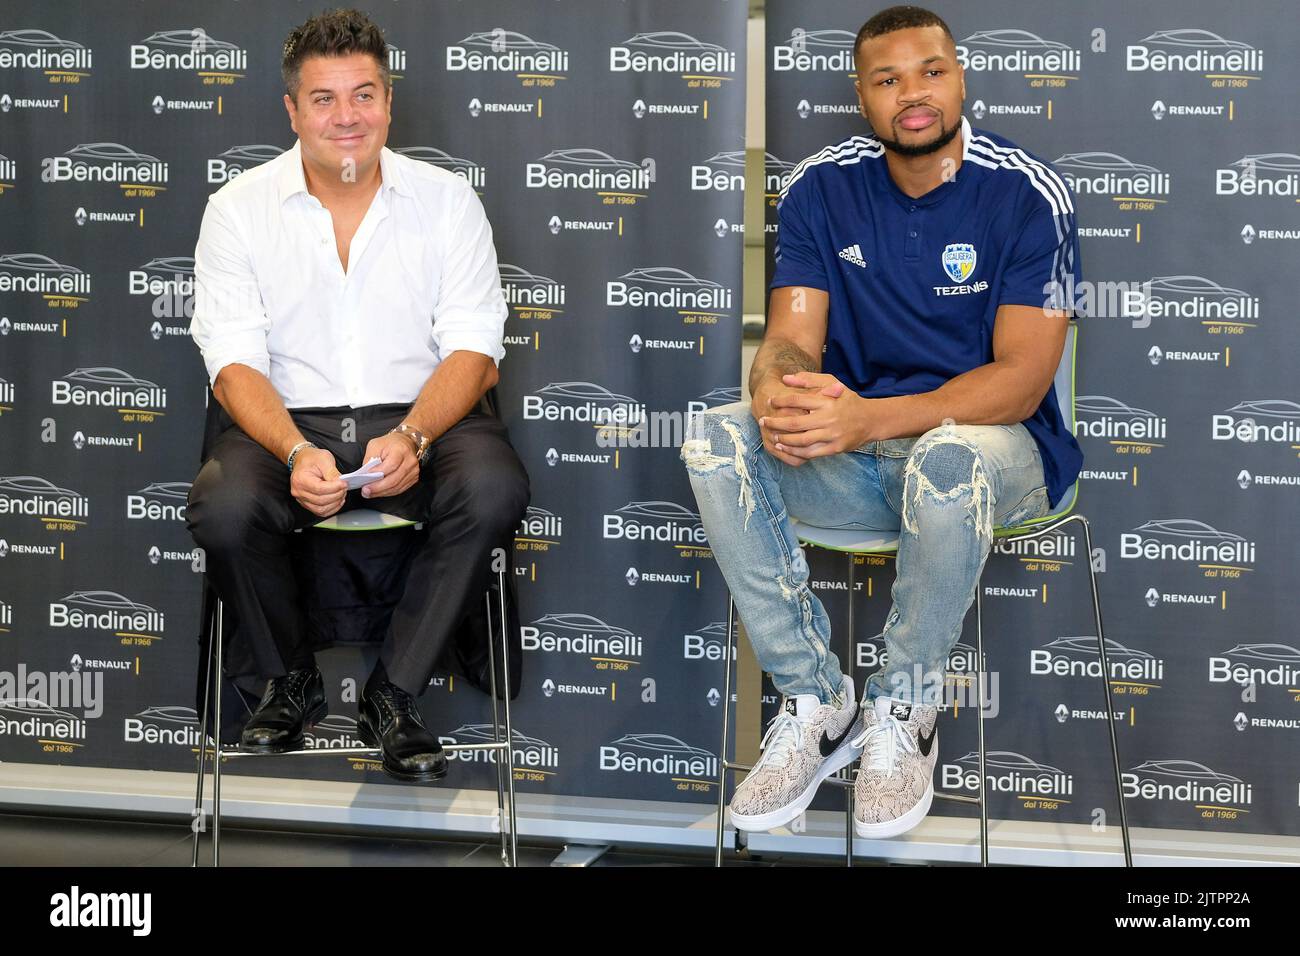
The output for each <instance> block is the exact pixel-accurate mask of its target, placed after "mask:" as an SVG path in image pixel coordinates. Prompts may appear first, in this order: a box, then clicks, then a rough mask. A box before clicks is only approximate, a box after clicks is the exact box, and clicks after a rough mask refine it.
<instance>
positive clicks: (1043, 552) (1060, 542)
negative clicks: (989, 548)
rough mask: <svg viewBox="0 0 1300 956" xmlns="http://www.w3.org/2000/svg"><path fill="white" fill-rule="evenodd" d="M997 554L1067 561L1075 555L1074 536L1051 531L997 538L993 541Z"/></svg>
mask: <svg viewBox="0 0 1300 956" xmlns="http://www.w3.org/2000/svg"><path fill="white" fill-rule="evenodd" d="M993 550H994V551H995V552H997V553H998V554H1005V555H1010V556H1011V557H1015V558H1023V559H1025V560H1027V561H1047V562H1054V561H1068V560H1070V559H1071V558H1073V557H1074V556H1075V553H1076V552H1075V544H1074V538H1073V537H1071V536H1070V535H1065V534H1060V533H1058V532H1053V533H1052V534H1045V535H1042V536H1040V537H1037V538H1014V537H1013V538H998V539H997V540H995V541H994V542H993Z"/></svg>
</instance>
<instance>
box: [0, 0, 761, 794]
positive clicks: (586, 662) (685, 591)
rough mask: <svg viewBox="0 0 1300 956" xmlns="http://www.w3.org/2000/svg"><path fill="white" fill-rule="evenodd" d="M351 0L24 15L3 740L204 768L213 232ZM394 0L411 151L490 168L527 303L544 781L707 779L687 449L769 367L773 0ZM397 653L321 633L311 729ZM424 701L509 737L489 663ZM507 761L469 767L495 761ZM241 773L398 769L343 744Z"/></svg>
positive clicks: (9, 108) (12, 79)
mask: <svg viewBox="0 0 1300 956" xmlns="http://www.w3.org/2000/svg"><path fill="white" fill-rule="evenodd" d="M321 7H322V5H321V4H316V3H297V2H291V0H268V2H263V3H258V4H249V3H237V2H232V0H224V2H215V3H214V2H211V0H205V2H196V0H195V2H144V3H137V2H131V3H127V2H121V3H90V2H79V3H72V2H68V3H55V4H51V3H42V2H33V0H18V2H14V3H8V4H6V5H5V8H4V11H3V13H0V94H2V95H0V154H3V155H2V156H0V316H2V318H0V681H3V683H2V684H0V701H3V703H2V704H0V760H3V761H6V762H37V763H61V764H70V765H82V766H100V767H124V768H148V769H159V770H176V771H180V770H188V769H191V768H192V767H193V766H194V752H195V748H196V746H197V743H198V732H197V721H196V716H195V713H194V710H193V683H194V672H195V666H196V656H197V654H196V643H195V635H196V632H197V630H198V620H199V579H200V576H199V573H198V572H201V571H202V568H203V556H202V555H201V554H197V553H196V552H195V551H194V546H193V542H192V541H191V539H190V537H189V535H188V533H187V531H186V529H185V525H184V506H185V500H186V493H187V491H188V488H189V483H190V481H191V480H192V479H193V477H194V474H195V473H196V471H197V468H198V461H197V458H198V449H199V439H200V436H201V432H202V423H203V416H204V401H205V390H206V387H207V382H206V379H205V375H204V371H203V366H202V364H201V362H200V360H199V355H198V350H197V348H196V346H195V345H194V343H193V341H192V340H191V339H190V336H189V317H190V314H191V312H192V308H193V258H192V257H193V253H194V244H195V240H196V238H197V235H198V228H199V223H200V220H201V217H202V214H203V209H204V204H205V202H206V200H207V197H208V195H209V194H210V193H212V192H213V191H215V190H216V189H218V188H220V187H221V186H222V185H223V184H225V183H226V182H228V181H229V180H230V179H232V178H233V177H235V176H238V175H240V174H242V173H243V172H245V171H247V170H248V169H250V168H252V167H254V166H256V165H257V164H259V163H262V162H265V161H266V160H268V159H270V158H271V157H273V156H275V155H277V154H279V153H280V152H281V151H282V150H284V149H285V148H287V147H289V146H291V145H292V144H293V134H292V132H291V131H290V128H289V125H288V119H287V116H286V113H285V110H284V106H283V105H282V103H281V98H282V95H283V89H282V87H281V81H280V74H279V65H280V53H281V48H282V44H283V42H284V38H285V36H286V35H287V34H288V32H289V30H290V29H291V28H292V27H293V26H295V25H297V24H298V23H301V22H302V21H303V20H305V19H306V18H307V17H308V16H310V15H312V14H313V13H316V12H318V11H319V10H320V9H321ZM368 10H369V13H370V14H371V16H372V17H373V19H374V20H375V21H376V22H377V23H378V24H379V25H380V26H381V27H382V28H383V29H384V30H385V32H386V35H387V37H388V39H389V41H390V43H391V44H392V47H393V49H392V52H391V56H390V66H391V69H392V73H393V77H394V80H393V87H394V92H393V125H392V129H391V131H390V135H389V145H390V147H392V148H394V149H396V150H397V151H399V152H401V153H403V154H405V155H408V156H411V157H413V158H415V159H417V160H420V161H422V162H427V163H431V164H434V165H436V166H440V167H442V168H444V169H448V170H450V171H452V172H454V173H456V174H457V175H460V176H463V177H464V178H466V179H467V180H468V181H469V182H470V183H471V184H472V185H473V186H474V188H475V189H476V191H477V192H478V193H479V195H480V196H481V198H482V201H483V204H484V206H485V207H486V210H487V214H488V217H489V219H490V221H491V223H492V227H493V230H494V235H495V241H496V248H497V251H498V254H499V257H500V262H501V274H502V281H503V287H504V289H505V294H506V299H507V301H508V303H509V305H510V318H509V320H508V322H507V326H506V334H507V340H506V342H507V356H506V358H505V360H504V361H503V362H502V366H501V372H502V382H501V385H500V386H499V392H500V395H501V400H502V409H503V417H504V418H505V420H506V423H507V425H508V427H509V429H510V433H511V436H512V438H513V441H514V443H515V446H516V447H517V448H518V450H519V452H520V455H521V456H522V458H523V461H524V463H525V465H526V466H527V468H528V471H529V473H530V475H531V478H532V489H533V498H532V507H531V508H530V509H529V512H528V518H527V520H526V521H525V523H524V525H523V526H522V527H521V528H520V530H519V537H518V540H517V543H516V555H515V557H516V565H517V574H518V584H519V594H520V601H521V608H522V621H523V624H524V634H523V639H524V646H525V648H526V650H525V658H524V667H525V672H524V685H523V692H522V695H521V698H520V700H519V702H518V704H517V709H516V711H515V728H516V739H515V741H514V748H515V759H516V762H517V763H518V764H519V766H520V768H521V769H520V770H519V772H518V774H517V778H518V784H519V787H520V788H521V789H522V791H523V792H525V793H526V792H529V791H536V792H540V793H552V794H583V795H591V796H600V797H637V798H643V799H656V800H668V801H706V800H708V799H709V797H710V792H711V788H712V784H711V782H710V781H711V779H712V775H713V774H714V773H715V771H716V762H715V761H716V755H715V750H716V748H717V745H716V741H715V739H714V730H713V728H714V727H715V726H716V725H717V722H718V720H719V718H720V711H719V710H718V709H717V703H718V694H717V691H713V692H712V694H711V693H710V691H711V689H712V688H713V687H714V686H715V685H716V684H718V679H717V678H718V675H717V674H716V673H715V671H716V665H715V666H714V667H706V666H705V661H704V657H705V656H706V654H707V653H708V648H709V647H710V646H713V647H715V648H716V647H718V646H720V645H719V644H718V642H717V639H716V636H715V635H716V632H717V630H718V628H719V624H718V621H719V620H720V619H721V618H722V617H723V616H724V614H725V612H724V610H723V609H724V608H725V606H726V598H725V591H724V590H723V587H722V580H721V577H720V575H719V574H718V572H717V570H716V566H715V565H714V563H713V560H712V555H711V553H710V551H709V550H708V546H707V541H706V539H705V537H704V533H703V530H702V528H701V526H700V522H699V518H698V515H697V514H696V510H695V504H694V500H693V498H692V495H691V492H690V487H689V484H688V482H687V480H686V475H685V471H684V468H683V466H682V465H681V463H680V461H679V460H678V448H677V447H675V446H678V445H680V442H681V431H682V429H683V428H684V425H685V420H686V416H687V415H689V414H691V413H693V412H698V411H699V410H700V409H703V408H706V407H709V406H711V405H716V404H721V403H725V402H728V401H734V400H736V399H737V397H738V395H739V392H738V388H737V383H738V380H739V375H740V371H739V364H740V357H739V339H740V324H741V315H740V309H741V295H740V269H741V251H742V242H743V236H742V232H743V229H742V220H743V212H742V199H743V170H744V152H743V151H744V96H745V90H744V82H745V81H744V75H745V74H744V70H745V51H744V42H745V17H746V9H745V5H744V4H743V3H740V2H736V0H707V2H699V0H690V2H688V0H668V2H655V3H645V4H641V3H627V4H611V3H607V2H604V0H562V2H551V3H545V4H541V3H518V2H514V3H512V2H503V0H484V2H475V3H457V2H410V0H407V2H402V3H397V2H389V0H374V2H372V3H370V4H369V5H368ZM373 658H374V651H373V649H372V650H367V651H365V652H364V653H363V652H362V651H359V650H338V651H333V652H328V653H325V654H323V655H322V656H321V658H320V661H321V664H322V667H323V669H324V670H325V673H326V681H327V688H328V693H329V697H330V716H329V717H328V718H327V719H326V720H325V721H324V722H323V723H322V724H321V725H319V726H318V727H317V728H316V730H315V732H314V733H312V734H311V735H310V736H309V738H308V743H309V746H312V747H323V748H328V747H343V746H349V745H351V746H355V745H357V744H358V741H357V740H356V734H355V731H356V722H355V714H356V703H355V701H356V692H357V685H358V682H359V681H363V680H364V679H365V676H366V674H367V672H368V665H369V664H370V662H372V661H373ZM715 659H716V658H715ZM422 706H423V708H424V711H425V714H426V716H427V719H428V722H429V724H430V727H431V728H433V729H435V730H436V732H438V733H439V734H440V735H442V736H443V737H444V739H445V740H447V741H448V742H452V741H454V742H460V743H472V742H478V741H482V740H483V739H484V737H485V735H490V733H491V728H490V723H489V721H490V708H489V705H488V699H487V698H486V697H485V696H484V695H482V694H480V693H479V692H478V691H476V690H474V689H473V688H469V687H467V686H465V685H464V684H463V682H462V683H457V682H455V681H454V680H453V679H451V678H447V677H442V676H438V677H436V678H435V679H434V681H433V686H432V687H431V688H430V690H429V692H428V693H426V694H425V696H424V699H423V702H422ZM485 756H486V755H485V754H481V753H480V754H477V755H476V756H474V757H473V758H470V756H469V755H464V756H463V758H457V761H456V762H453V765H452V769H451V772H450V773H449V775H448V777H447V778H446V781H445V783H444V784H443V785H445V786H446V787H450V788H457V787H470V788H481V789H486V788H490V787H495V774H494V773H493V772H492V767H491V764H489V763H488V761H487V760H486V759H485ZM462 759H463V760H464V761H465V763H462V762H460V761H461V760H462ZM471 759H472V761H473V763H472V764H471V763H469V761H470V760H471ZM467 764H468V765H467ZM239 772H241V773H261V774H269V775H288V776H303V777H308V778H310V777H313V776H316V777H319V778H322V779H336V780H356V779H364V780H366V781H369V782H376V783H380V782H385V781H386V780H387V778H386V777H385V776H384V775H383V774H382V773H381V772H379V770H378V765H377V763H375V762H373V761H365V760H350V759H348V758H347V757H344V756H339V757H337V758H328V757H324V758H321V759H320V760H313V761H296V762H295V763H294V764H293V766H291V767H288V766H285V765H284V764H283V762H279V761H265V762H261V763H260V764H257V763H256V762H249V763H247V764H241V766H240V768H239Z"/></svg>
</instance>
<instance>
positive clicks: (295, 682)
mask: <svg viewBox="0 0 1300 956" xmlns="http://www.w3.org/2000/svg"><path fill="white" fill-rule="evenodd" d="M311 679H312V671H311V670H309V669H303V670H296V671H290V672H289V673H287V674H282V675H281V676H279V677H272V678H271V679H270V680H269V681H267V684H266V692H265V693H264V694H262V703H266V702H267V701H268V700H270V699H271V698H272V697H274V696H275V695H276V694H278V693H280V692H284V693H285V694H288V695H289V697H291V698H292V699H293V700H295V701H297V702H298V703H300V704H301V703H302V702H303V701H304V699H305V696H306V695H305V692H306V689H307V684H308V683H309V682H310V681H311Z"/></svg>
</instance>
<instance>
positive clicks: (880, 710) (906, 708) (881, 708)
mask: <svg viewBox="0 0 1300 956" xmlns="http://www.w3.org/2000/svg"><path fill="white" fill-rule="evenodd" d="M876 717H877V719H879V720H883V719H884V718H886V717H895V718H897V719H898V720H901V721H903V722H904V723H906V722H907V721H909V720H911V718H912V705H911V704H909V703H908V702H907V701H905V700H899V699H898V698H896V697H877V698H876Z"/></svg>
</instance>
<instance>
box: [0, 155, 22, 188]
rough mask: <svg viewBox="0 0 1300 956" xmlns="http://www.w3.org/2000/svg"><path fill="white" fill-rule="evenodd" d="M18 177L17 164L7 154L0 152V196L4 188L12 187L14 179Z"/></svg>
mask: <svg viewBox="0 0 1300 956" xmlns="http://www.w3.org/2000/svg"><path fill="white" fill-rule="evenodd" d="M17 178H18V164H17V163H15V162H14V161H13V160H12V159H10V158H9V157H8V156H5V155H3V154H0V196H3V195H4V191H5V190H6V189H13V188H14V180H15V179H17Z"/></svg>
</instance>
